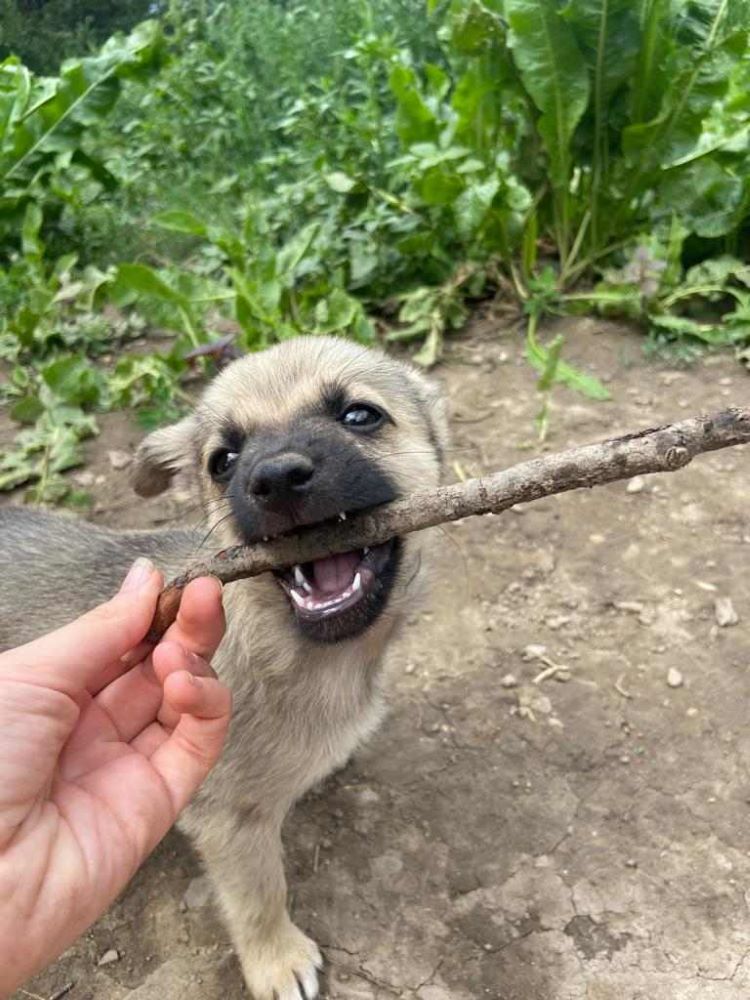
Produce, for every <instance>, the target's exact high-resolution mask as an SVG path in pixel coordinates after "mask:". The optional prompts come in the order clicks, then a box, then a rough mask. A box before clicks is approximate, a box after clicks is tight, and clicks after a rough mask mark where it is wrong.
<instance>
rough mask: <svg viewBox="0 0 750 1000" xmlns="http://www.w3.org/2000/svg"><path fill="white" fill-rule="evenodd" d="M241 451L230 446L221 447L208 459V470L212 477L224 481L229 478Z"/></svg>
mask: <svg viewBox="0 0 750 1000" xmlns="http://www.w3.org/2000/svg"><path fill="white" fill-rule="evenodd" d="M239 457H240V456H239V453H238V452H236V451H231V450H230V449H229V448H219V449H218V450H217V451H215V452H214V453H213V455H212V456H211V457H210V458H209V460H208V471H209V473H210V474H211V478H212V479H218V480H219V481H220V482H223V481H225V480H227V479H229V478H230V477H231V475H232V471H233V470H234V467H235V465H236V463H237V459H238V458H239Z"/></svg>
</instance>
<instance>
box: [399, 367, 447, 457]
mask: <svg viewBox="0 0 750 1000" xmlns="http://www.w3.org/2000/svg"><path fill="white" fill-rule="evenodd" d="M408 371H409V381H410V382H411V385H412V388H413V389H414V393H415V395H416V397H417V399H418V400H419V404H420V406H421V408H422V412H423V413H424V416H425V420H426V421H427V427H428V430H429V433H430V440H431V441H432V444H433V445H434V447H435V451H436V452H437V455H438V459H439V460H440V464H441V465H442V463H443V459H444V458H445V451H446V449H447V447H448V444H449V430H448V403H447V401H446V398H445V394H444V392H443V389H442V386H440V385H439V384H438V383H437V382H435V381H433V379H431V378H427V377H426V376H425V375H423V374H422V373H421V372H420V371H418V370H417V369H416V368H413V367H411V366H409V369H408Z"/></svg>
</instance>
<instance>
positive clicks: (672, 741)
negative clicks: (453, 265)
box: [17, 320, 750, 1000]
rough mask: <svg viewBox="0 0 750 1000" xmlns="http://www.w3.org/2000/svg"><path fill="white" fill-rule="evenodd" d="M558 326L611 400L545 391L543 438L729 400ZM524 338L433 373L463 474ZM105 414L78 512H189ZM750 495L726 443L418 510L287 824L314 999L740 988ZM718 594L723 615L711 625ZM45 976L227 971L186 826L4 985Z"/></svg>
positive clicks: (634, 341) (677, 998)
mask: <svg viewBox="0 0 750 1000" xmlns="http://www.w3.org/2000/svg"><path fill="white" fill-rule="evenodd" d="M559 328H560V329H562V330H564V331H568V332H569V337H568V342H567V347H566V352H567V353H566V357H568V358H569V359H570V360H572V361H575V362H577V363H579V364H581V365H583V366H584V367H585V368H587V369H589V370H591V371H594V372H596V373H597V374H598V375H599V376H600V377H602V378H603V379H604V380H605V381H606V382H607V384H608V385H609V387H610V389H611V391H612V393H613V400H612V401H611V402H609V403H594V402H590V401H588V400H585V399H583V398H582V397H580V396H577V395H575V394H573V393H571V392H568V391H567V390H564V389H561V390H559V391H556V393H555V398H554V404H553V411H552V423H551V431H550V437H549V441H548V443H547V445H546V447H547V448H549V449H558V448H562V447H565V446H567V445H569V444H574V443H581V442H585V441H588V440H595V439H598V438H601V437H604V436H607V435H612V434H614V433H619V432H624V431H627V430H633V429H636V428H639V427H644V426H650V425H653V424H656V423H659V422H662V421H666V420H669V419H672V418H679V417H680V416H683V415H688V414H692V413H695V412H700V411H703V410H708V409H712V408H718V407H721V406H723V405H726V404H727V403H729V402H736V403H747V401H748V388H750V380H749V379H748V376H747V375H746V374H745V373H744V372H743V370H742V369H740V368H739V367H738V366H737V365H736V363H734V362H733V361H732V360H731V359H729V358H726V357H724V358H708V359H706V360H704V361H702V362H699V363H698V364H696V365H695V366H694V367H692V368H679V367H676V366H675V365H674V364H669V363H663V362H653V361H652V362H649V361H647V360H646V359H645V358H644V355H643V353H642V343H643V341H642V338H639V337H637V336H635V335H633V334H632V333H631V332H629V331H628V330H627V328H624V327H618V326H615V325H605V324H602V323H600V322H595V321H592V320H585V321H575V322H573V321H565V322H561V323H560V325H559ZM522 354H523V352H522V344H521V341H520V337H519V335H518V333H517V332H515V331H511V330H503V329H502V328H500V327H499V325H498V323H496V322H494V323H493V322H492V321H490V320H483V321H481V322H477V323H476V324H475V325H474V327H473V329H472V331H471V332H470V333H469V334H468V335H466V336H465V337H462V338H457V339H455V340H454V341H452V343H451V346H450V348H449V351H448V356H447V359H446V362H445V364H443V365H442V366H441V368H440V370H439V371H438V375H439V377H440V378H441V379H442V380H443V381H444V383H445V385H446V388H447V390H448V393H449V395H450V398H451V401H452V407H453V413H454V416H455V423H454V428H455V442H454V444H455V448H454V450H453V451H452V453H451V462H454V463H458V464H459V465H460V468H461V469H462V470H463V471H464V472H465V473H466V474H468V475H474V474H478V473H481V472H482V471H492V470H494V469H497V468H500V467H503V466H506V465H510V464H512V463H515V462H518V461H521V460H522V459H524V458H525V457H527V456H529V455H531V454H533V452H534V449H535V448H536V447H537V446H536V444H535V441H534V428H533V417H534V414H535V412H536V410H537V408H538V399H537V398H536V393H535V391H534V377H533V373H532V372H531V371H530V370H529V368H528V367H527V365H526V364H525V362H524V361H523V357H522ZM102 424H103V428H104V433H103V435H102V437H101V438H99V439H98V440H97V441H96V442H93V443H92V445H91V456H92V464H91V465H90V466H89V468H88V470H87V473H86V474H84V480H85V481H88V480H90V478H91V474H92V473H93V476H94V484H93V487H92V488H93V490H94V491H95V493H96V495H97V506H96V507H95V509H94V511H93V512H92V515H91V516H92V517H93V518H94V519H95V520H97V521H100V522H102V523H106V524H110V525H115V526H135V525H152V524H159V523H164V522H165V521H167V520H169V519H170V518H174V517H176V516H184V512H185V511H186V510H187V509H188V506H187V503H186V501H185V498H184V497H183V498H180V497H179V496H178V497H177V498H171V499H169V500H167V501H165V500H164V499H163V498H161V499H157V500H155V501H151V502H142V501H136V500H134V499H133V497H132V496H131V494H130V493H129V490H128V487H127V469H124V470H121V471H115V470H113V468H112V466H111V464H110V461H109V459H108V457H107V451H108V450H109V449H129V448H131V447H132V446H133V445H135V444H136V442H137V440H138V437H139V432H138V430H137V429H136V428H135V427H134V426H132V425H131V424H129V423H127V421H126V419H125V418H124V417H123V416H122V415H114V416H112V417H110V418H108V419H106V420H103V421H102ZM455 474H456V470H455V469H454V470H453V472H452V473H451V475H453V476H454V475H455ZM96 477H104V478H103V479H101V480H100V481H98V480H97V478H96ZM748 497H750V461H748V453H747V452H746V451H745V452H744V453H743V452H742V451H740V450H734V451H724V452H718V453H715V454H713V455H710V456H705V457H702V458H699V459H698V460H696V461H695V462H694V463H693V465H691V466H690V467H689V468H687V469H686V470H684V471H681V472H679V473H677V474H674V475H672V476H669V477H666V476H663V477H656V476H653V477H647V478H646V479H645V480H644V481H643V482H633V483H631V484H630V485H629V486H628V484H626V483H617V484H614V485H612V486H610V487H605V488H600V489H597V490H594V491H591V492H585V493H576V494H568V495H565V496H560V497H553V498H550V499H547V500H543V501H541V502H537V503H534V504H532V505H528V506H526V507H524V508H523V509H521V510H515V511H512V512H509V513H507V514H505V515H503V517H502V518H485V519H474V520H472V521H467V522H465V523H462V524H457V525H453V526H451V527H448V528H446V529H445V531H444V532H443V533H442V534H441V535H438V536H437V537H438V539H439V540H440V541H439V544H438V551H437V553H436V566H437V572H436V574H435V583H434V587H433V591H432V596H431V601H430V603H429V605H428V606H426V607H425V609H424V610H423V611H421V612H419V613H415V615H414V617H413V620H411V621H410V622H409V625H408V627H407V628H406V630H405V633H404V635H403V637H402V639H401V640H400V641H399V643H398V645H397V647H396V648H395V649H394V651H393V655H392V656H391V658H390V663H389V678H390V696H389V700H390V706H391V707H390V714H389V716H388V718H387V720H386V722H385V724H384V725H383V727H382V729H381V730H380V732H379V733H378V735H377V736H376V737H375V738H374V739H373V741H372V742H371V744H370V745H368V746H367V747H365V748H363V749H362V750H361V751H360V752H359V753H358V754H357V755H356V758H355V759H354V761H352V763H350V765H349V766H348V767H347V768H346V769H345V770H343V771H341V772H340V773H338V774H336V775H335V776H333V777H332V778H330V779H329V780H328V781H327V782H326V784H325V786H324V787H323V788H321V789H320V790H319V791H317V792H316V793H315V794H313V795H310V796H308V797H307V799H306V800H305V801H303V802H302V803H301V804H300V805H299V806H298V808H297V809H296V810H295V812H294V814H293V816H292V817H291V819H290V821H289V822H288V826H287V831H286V844H287V849H288V874H289V881H290V885H291V889H292V893H293V901H292V908H293V911H294V915H295V919H296V920H297V922H298V923H299V924H300V925H301V926H302V927H303V928H304V929H305V930H306V931H308V932H310V933H311V934H312V935H313V936H314V937H315V938H316V939H317V941H318V942H320V943H321V945H322V948H323V951H324V953H325V958H326V961H327V966H326V976H325V983H324V988H323V995H324V996H326V997H329V998H342V1000H390V998H393V997H402V998H407V1000H449V998H450V1000H470V998H476V1000H485V998H494V1000H740V998H747V997H750V914H749V913H748V909H749V907H750V726H748V705H749V704H750V642H749V641H748V627H749V625H750V572H748V562H749V556H750V519H749V516H748ZM721 599H729V600H731V602H732V607H731V608H728V607H727V605H726V602H725V601H722V600H721ZM717 600H719V601H720V604H719V612H720V613H719V615H718V617H719V618H720V619H721V621H722V622H725V621H726V618H727V617H729V618H730V619H732V618H733V617H734V616H733V615H732V614H731V612H732V611H734V612H735V613H736V616H737V617H738V619H739V621H738V623H736V624H725V625H721V626H720V625H719V624H718V622H717V605H716V601H717ZM721 612H727V614H726V615H722V614H721ZM556 668H558V669H556ZM68 984H73V985H72V987H71V988H70V989H69V991H68V992H67V993H66V994H65V995H66V996H67V997H68V998H70V1000H122V998H129V1000H192V998H201V1000H238V998H240V997H243V996H245V992H244V989H243V986H242V983H241V977H240V973H239V969H238V966H237V963H236V961H235V959H234V956H233V954H232V951H231V947H230V945H229V942H228V940H227V937H226V935H225V933H224V930H223V928H222V925H221V923H220V922H219V919H218V916H217V912H216V910H215V908H214V906H213V903H212V900H211V895H210V889H209V888H208V886H207V884H206V883H205V881H204V880H203V879H202V878H201V875H200V867H199V864H198V862H197V859H196V857H195V856H194V855H193V854H192V852H191V850H190V848H189V846H188V844H187V842H186V841H184V840H183V839H182V838H181V837H180V836H178V835H172V836H170V837H169V838H168V839H167V840H166V842H165V843H164V844H163V845H162V846H161V847H160V848H159V849H158V851H157V852H156V853H155V855H154V856H153V857H152V858H151V860H150V861H149V862H148V864H147V865H146V866H145V868H144V869H143V870H142V871H141V873H140V874H139V875H138V877H137V878H136V880H135V881H134V883H133V884H132V885H131V887H130V888H129V889H128V891H127V892H126V893H125V895H124V896H123V898H122V899H121V900H120V901H119V902H118V904H117V905H116V906H115V907H114V908H113V909H112V911H111V912H110V913H109V914H108V915H107V916H106V917H105V918H104V919H102V920H101V921H100V922H99V923H98V924H97V925H96V927H95V928H94V929H93V930H92V931H91V933H90V934H89V935H87V937H86V938H85V939H84V940H82V941H81V942H80V943H79V944H78V945H77V946H76V947H74V948H73V949H71V950H70V951H69V952H68V953H67V954H66V955H65V956H64V957H63V958H62V959H61V960H60V961H59V962H58V963H57V964H56V965H55V966H54V967H53V968H52V969H50V970H49V971H48V972H47V973H45V974H44V975H42V976H39V977H38V978H37V979H36V980H35V981H34V983H33V984H31V985H30V986H28V988H27V991H21V992H19V993H18V994H17V1000H22V998H23V1000H28V998H29V997H30V996H33V997H41V998H44V1000H48V998H51V997H55V996H62V995H63V994H62V993H61V992H60V991H62V990H64V988H65V987H66V986H68Z"/></svg>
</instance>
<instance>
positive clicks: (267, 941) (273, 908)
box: [190, 813, 322, 1000]
mask: <svg viewBox="0 0 750 1000" xmlns="http://www.w3.org/2000/svg"><path fill="white" fill-rule="evenodd" d="M190 826H191V827H192V831H191V832H193V833H197V840H198V847H199V849H200V851H201V853H202V855H203V857H204V859H205V862H206V867H207V868H208V872H209V874H210V876H211V878H212V880H213V882H214V884H215V886H216V890H217V894H218V897H219V901H220V903H221V907H222V909H223V911H224V914H225V917H226V922H227V926H228V928H229V932H230V934H231V936H232V940H233V942H234V946H235V948H236V950H237V955H238V957H239V959H240V962H241V964H242V971H243V973H244V976H245V981H246V982H247V985H248V988H249V989H250V992H251V993H252V995H253V997H254V998H255V1000H312V998H313V997H316V996H317V995H318V975H317V970H318V969H319V968H320V967H321V965H322V959H321V955H320V951H319V950H318V946H317V945H316V944H315V942H314V941H311V940H310V938H308V937H307V936H306V935H305V934H303V933H302V931H301V930H299V929H298V928H297V927H295V926H294V924H293V923H292V921H291V920H290V918H289V914H288V913H287V910H286V879H285V878H284V867H283V864H282V847H281V835H280V827H281V823H280V821H278V822H277V821H275V820H270V819H262V820H257V819H256V818H255V817H253V818H251V819H244V818H243V817H242V816H240V815H238V814H235V813H225V814H224V815H223V819H222V820H220V819H219V817H218V816H217V815H216V814H213V815H211V816H210V817H209V816H206V817H205V823H204V824H203V828H202V829H201V830H200V831H198V830H196V827H195V825H194V824H193V823H191V824H190Z"/></svg>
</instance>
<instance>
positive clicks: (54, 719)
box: [0, 560, 231, 996]
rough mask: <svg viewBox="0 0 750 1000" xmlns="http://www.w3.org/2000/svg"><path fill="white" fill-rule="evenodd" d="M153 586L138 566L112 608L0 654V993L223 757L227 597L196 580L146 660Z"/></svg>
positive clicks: (74, 926) (86, 922)
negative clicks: (214, 661) (220, 668)
mask: <svg viewBox="0 0 750 1000" xmlns="http://www.w3.org/2000/svg"><path fill="white" fill-rule="evenodd" d="M161 586H162V577H161V574H160V573H159V572H157V571H156V570H155V569H154V568H153V566H151V564H150V563H149V562H148V561H147V560H137V562H136V563H135V564H134V565H133V567H132V568H131V570H130V572H129V574H128V576H127V577H126V579H125V582H124V583H123V585H122V587H121V589H120V591H119V592H118V593H117V594H116V595H115V597H113V598H112V600H110V601H108V602H107V603H106V604H102V605H100V606H99V607H97V608H95V609H94V610H93V611H90V612H89V613H88V614H86V615H83V616H82V617H81V618H79V619H78V620H77V621H75V622H73V623H72V624H70V625H66V626H65V627H64V628H61V629H58V630H57V631H56V632H53V633H51V634H49V635H47V636H44V637H43V638H41V639H38V640H36V641H35V642H31V643H28V644H27V645H25V646H21V647H19V648H18V649H13V650H10V651H8V652H6V653H2V654H0V996H5V995H7V994H9V993H10V992H11V991H12V990H13V989H15V988H16V987H17V986H18V985H19V984H20V983H21V982H23V981H24V980H25V979H27V978H28V977H29V976H30V975H32V974H33V973H34V972H36V971H38V970H39V969H40V968H42V967H43V966H44V965H46V964H48V963H49V962H50V961H52V960H53V959H54V958H55V957H57V955H59V954H60V953H61V952H62V951H63V950H64V949H65V948H67V947H68V946H69V945H70V944H71V943H72V942H73V941H74V940H75V939H76V938H77V937H78V936H79V935H80V934H81V933H82V932H83V931H84V930H85V929H86V928H87V927H89V926H90V925H91V924H92V923H93V922H94V921H95V920H96V919H97V917H99V916H100V915H101V914H102V913H103V912H104V910H105V909H106V908H107V907H108V906H109V905H110V903H111V902H112V901H113V900H114V899H115V897H116V896H117V895H118V893H119V892H120V891H121V890H122V889H123V888H124V887H125V885H126V884H127V883H128V881H129V880H130V879H131V878H132V876H133V875H134V874H135V872H136V870H137V868H138V867H139V866H140V864H141V863H142V862H143V861H144V859H145V858H146V857H147V856H148V854H149V853H150V852H151V851H152V850H153V848H154V847H155V846H156V844H157V843H158V842H159V841H160V840H161V839H162V837H163V836H164V835H165V834H166V832H167V831H168V830H169V828H170V827H171V826H172V824H173V823H174V821H175V820H176V818H177V816H178V815H179V813H180V811H181V810H182V809H183V808H184V807H185V806H186V805H187V803H188V802H189V800H190V798H191V797H192V795H193V794H194V793H195V791H196V789H197V788H198V786H199V785H200V784H201V782H202V781H203V779H204V778H205V777H206V775H207V774H208V772H209V770H210V769H211V768H212V767H213V765H214V764H215V763H216V761H217V759H218V757H219V754H220V753H221V750H222V747H223V744H224V740H225V737H226V734H227V730H228V727H229V718H230V712H231V696H230V693H229V691H228V690H227V688H225V687H224V686H223V685H222V684H221V683H220V682H219V681H218V680H217V679H216V678H215V675H214V674H213V671H212V670H211V668H210V666H209V665H208V661H209V660H210V658H211V656H212V655H213V653H214V652H215V650H216V648H217V646H218V645H219V642H220V641H221V638H222V636H223V633H224V616H223V612H222V608H221V587H220V585H219V583H218V582H217V581H216V580H214V579H211V578H203V579H200V580H195V581H194V582H193V583H191V584H190V585H189V586H188V587H187V588H186V589H185V593H184V595H183V599H182V603H181V606H180V612H179V615H178V617H177V620H176V622H175V623H174V625H172V627H171V628H170V629H169V631H168V632H167V634H166V636H165V637H164V639H163V640H162V642H161V643H160V644H159V645H158V646H157V647H156V648H155V649H153V652H151V647H150V646H148V645H146V644H145V643H144V642H143V639H144V636H145V635H146V632H147V630H148V627H149V625H150V622H151V618H152V615H153V612H154V608H155V606H156V599H157V596H158V594H159V591H160V589H161Z"/></svg>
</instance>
